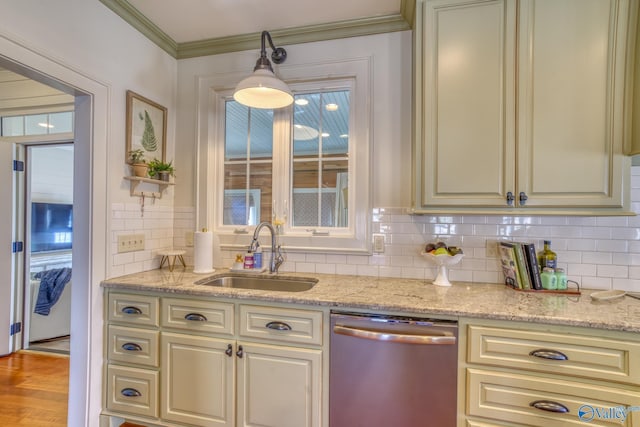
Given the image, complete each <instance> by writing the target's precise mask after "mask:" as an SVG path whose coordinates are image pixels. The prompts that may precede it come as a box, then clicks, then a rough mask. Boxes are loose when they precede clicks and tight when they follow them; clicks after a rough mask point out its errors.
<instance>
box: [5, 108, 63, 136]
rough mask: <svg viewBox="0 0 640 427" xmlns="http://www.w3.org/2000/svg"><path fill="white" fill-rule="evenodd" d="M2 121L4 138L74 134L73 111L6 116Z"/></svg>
mask: <svg viewBox="0 0 640 427" xmlns="http://www.w3.org/2000/svg"><path fill="white" fill-rule="evenodd" d="M0 121H1V122H2V132H1V136H4V137H11V136H31V135H49V134H58V133H69V132H73V111H63V112H57V113H43V114H27V115H19V116H4V117H0Z"/></svg>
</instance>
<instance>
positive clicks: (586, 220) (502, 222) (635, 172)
mask: <svg viewBox="0 0 640 427" xmlns="http://www.w3.org/2000/svg"><path fill="white" fill-rule="evenodd" d="M632 176H633V178H632V203H631V206H632V208H633V210H634V211H635V212H638V213H640V167H633V168H632ZM372 212H373V224H372V230H373V232H376V233H378V232H379V233H383V234H385V251H384V253H382V254H373V255H371V256H367V255H343V254H316V253H306V254H304V253H287V252H286V247H285V253H286V261H285V263H284V264H283V265H282V267H281V271H283V272H288V271H290V272H306V273H314V272H315V273H324V274H342V275H361V276H370V277H378V276H380V277H401V278H413V279H420V280H425V281H426V282H430V281H431V280H433V278H435V275H436V268H435V267H434V266H433V265H432V264H430V263H429V262H428V261H427V260H425V259H424V258H423V257H422V256H420V251H421V250H422V249H423V247H424V244H425V243H427V242H435V241H438V240H442V241H444V242H446V243H447V244H449V245H455V246H460V247H461V248H462V249H463V250H464V253H465V257H464V258H463V261H462V262H461V263H460V264H458V265H455V266H453V267H451V269H450V274H449V277H450V279H451V280H454V281H463V282H483V283H502V281H503V277H502V271H501V268H500V265H499V262H498V259H497V258H495V257H488V256H487V249H486V248H487V242H488V241H490V242H495V241H497V240H507V241H511V240H516V241H524V242H532V243H534V244H535V245H536V249H538V250H539V249H541V248H542V242H543V240H551V242H552V249H553V250H554V251H555V252H556V253H557V254H558V266H560V267H564V268H566V270H567V275H568V276H569V279H571V280H574V281H577V282H578V283H580V285H581V286H582V287H585V288H596V289H611V288H612V287H613V288H616V289H627V290H636V291H640V217H639V216H636V217H585V216H579V217H572V216H524V215H523V216H508V215H506V216H505V215H502V216H500V215H410V214H408V213H407V209H405V208H396V207H376V208H374V209H373V211H372ZM111 225H112V227H111V231H112V236H111V237H112V245H111V247H112V254H114V255H113V265H112V267H111V274H112V275H120V274H125V273H128V272H134V271H132V270H135V269H136V268H140V269H142V268H146V269H148V268H157V264H159V257H155V256H153V253H154V252H153V251H154V250H157V249H159V248H164V247H172V246H174V247H176V248H178V247H179V248H184V249H186V250H187V254H186V256H185V259H186V260H187V262H188V263H189V264H192V263H193V247H185V244H186V240H185V234H186V233H187V232H190V231H191V232H192V231H193V230H194V229H195V209H194V208H193V207H189V206H187V207H184V206H176V207H175V208H173V210H172V209H171V207H170V206H166V205H163V206H156V205H149V206H145V216H144V217H141V216H140V205H139V204H137V203H126V204H123V203H114V204H113V205H112V220H111ZM140 230H143V231H144V232H145V235H147V239H149V240H150V241H151V242H150V246H148V247H147V249H148V250H151V251H152V252H151V255H150V258H149V259H147V260H144V261H142V262H140V261H138V259H140V258H138V259H136V258H135V257H134V258H128V257H120V256H118V255H116V254H115V252H114V251H115V249H116V246H114V243H113V242H116V241H117V236H118V234H129V233H130V232H139V231H140ZM163 233H166V235H163ZM151 248H153V249H151ZM145 251H146V250H145ZM234 255H235V253H231V252H230V251H223V253H222V260H220V261H221V262H220V263H218V262H216V265H220V266H230V265H231V263H232V262H233V257H234ZM143 256H144V255H142V254H141V255H138V257H143ZM138 271H142V270H138Z"/></svg>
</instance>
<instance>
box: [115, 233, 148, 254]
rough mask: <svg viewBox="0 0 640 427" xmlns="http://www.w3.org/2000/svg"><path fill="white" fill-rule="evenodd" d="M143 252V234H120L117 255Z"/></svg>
mask: <svg viewBox="0 0 640 427" xmlns="http://www.w3.org/2000/svg"><path fill="white" fill-rule="evenodd" d="M143 250H144V234H122V235H120V236H118V253H119V254H121V253H124V252H136V251H143Z"/></svg>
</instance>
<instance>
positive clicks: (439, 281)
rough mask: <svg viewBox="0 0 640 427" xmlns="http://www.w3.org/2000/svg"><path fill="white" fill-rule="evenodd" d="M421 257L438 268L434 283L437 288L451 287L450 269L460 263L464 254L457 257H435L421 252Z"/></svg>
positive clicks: (444, 255)
mask: <svg viewBox="0 0 640 427" xmlns="http://www.w3.org/2000/svg"><path fill="white" fill-rule="evenodd" d="M420 255H422V256H423V257H425V258H426V259H427V260H429V262H431V263H433V264H435V265H436V266H437V267H438V275H437V276H436V278H435V279H434V281H433V282H432V283H433V284H434V285H436V286H451V282H449V271H448V269H449V267H450V266H452V265H455V264H457V263H459V262H460V260H461V259H462V258H463V257H464V254H457V255H453V256H452V255H446V254H443V255H433V254H430V253H428V252H421V253H420Z"/></svg>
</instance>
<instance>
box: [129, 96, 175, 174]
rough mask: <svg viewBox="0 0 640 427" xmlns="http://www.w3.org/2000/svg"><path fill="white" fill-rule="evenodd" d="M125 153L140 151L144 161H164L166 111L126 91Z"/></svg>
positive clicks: (158, 105)
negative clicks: (142, 153)
mask: <svg viewBox="0 0 640 427" xmlns="http://www.w3.org/2000/svg"><path fill="white" fill-rule="evenodd" d="M126 144H127V146H126V153H127V154H128V153H129V152H130V151H132V150H142V151H143V152H144V160H145V161H146V162H149V161H150V160H153V159H159V160H162V161H163V162H164V161H165V160H166V159H165V156H166V145H167V109H166V108H165V107H163V106H162V105H160V104H157V103H155V102H153V101H151V100H149V99H147V98H145V97H143V96H141V95H138V94H137V93H135V92H133V91H130V90H128V91H127V138H126Z"/></svg>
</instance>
